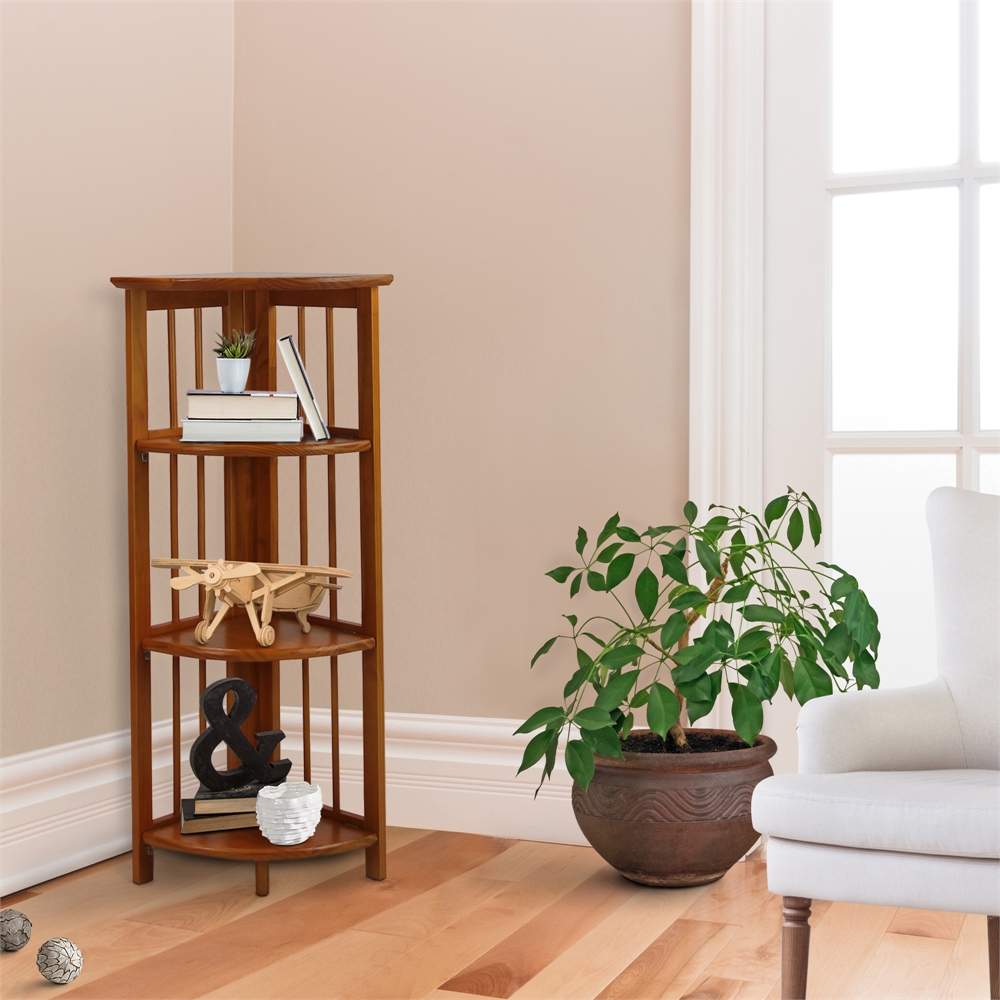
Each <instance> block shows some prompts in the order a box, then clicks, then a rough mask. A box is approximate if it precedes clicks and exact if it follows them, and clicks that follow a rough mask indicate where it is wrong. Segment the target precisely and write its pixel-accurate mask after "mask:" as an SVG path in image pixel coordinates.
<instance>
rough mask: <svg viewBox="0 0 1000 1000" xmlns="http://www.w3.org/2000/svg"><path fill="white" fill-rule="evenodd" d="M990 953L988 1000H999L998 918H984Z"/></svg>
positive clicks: (999, 956)
mask: <svg viewBox="0 0 1000 1000" xmlns="http://www.w3.org/2000/svg"><path fill="white" fill-rule="evenodd" d="M986 939H987V941H988V942H989V952H990V1000H1000V917H987V918H986Z"/></svg>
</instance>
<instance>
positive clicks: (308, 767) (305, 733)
mask: <svg viewBox="0 0 1000 1000" xmlns="http://www.w3.org/2000/svg"><path fill="white" fill-rule="evenodd" d="M310 712H311V709H310V703H309V661H308V660H303V661H302V776H303V779H304V780H305V781H308V782H311V781H312V725H311V723H312V718H311V714H310Z"/></svg>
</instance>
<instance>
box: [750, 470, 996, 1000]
mask: <svg viewBox="0 0 1000 1000" xmlns="http://www.w3.org/2000/svg"><path fill="white" fill-rule="evenodd" d="M927 522H928V526H929V527H930V534H931V550H932V554H933V560H934V595H935V604H936V612H937V615H936V617H937V647H938V674H939V676H938V677H937V679H935V680H934V681H932V682H931V683H930V684H923V685H920V686H919V687H911V688H897V689H895V690H890V689H887V690H880V691H870V690H868V691H861V692H851V693H849V694H846V695H840V696H837V695H834V696H833V697H828V698H817V699H815V700H813V701H810V702H809V703H808V704H806V705H805V706H803V708H802V711H801V713H800V714H799V722H798V737H799V773H798V774H782V775H775V776H774V777H771V778H767V779H766V780H764V781H762V782H761V783H760V784H759V785H757V787H756V789H755V790H754V794H753V806H752V809H753V822H754V827H755V828H756V829H757V830H758V832H760V833H763V834H767V835H768V837H769V841H768V846H767V881H768V888H769V889H770V890H771V892H773V893H777V894H779V895H781V896H784V897H785V898H784V919H785V922H784V925H783V928H782V965H781V974H782V986H781V996H782V998H783V1000H801V998H804V997H805V995H806V972H807V965H808V959H809V915H810V908H811V906H812V900H813V899H814V898H816V899H828V900H839V901H842V902H851V903H874V904H879V905H883V906H903V907H916V908H922V909H931V910H952V911H958V912H962V913H985V914H987V915H988V920H987V927H988V934H989V962H990V996H991V997H993V998H994V1000H996V998H1000V969H998V963H1000V920H998V918H997V916H996V914H1000V583H998V580H1000V538H998V527H1000V498H998V497H995V496H989V495H986V494H982V493H973V492H970V491H968V490H957V489H951V488H942V489H938V490H935V491H934V492H933V493H932V494H931V495H930V497H929V498H928V501H927Z"/></svg>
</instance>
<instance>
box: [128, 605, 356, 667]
mask: <svg viewBox="0 0 1000 1000" xmlns="http://www.w3.org/2000/svg"><path fill="white" fill-rule="evenodd" d="M199 621H201V619H200V618H188V619H185V620H183V621H180V622H177V623H172V622H171V623H167V624H166V625H161V626H155V627H154V631H153V632H151V633H150V634H148V635H147V636H146V637H145V638H144V639H143V640H142V648H143V649H145V650H149V651H150V652H151V653H166V654H167V655H169V656H187V657H190V658H191V659H194V660H229V661H230V662H233V663H272V662H274V661H277V660H308V659H311V658H313V657H319V656H340V655H342V654H344V653H356V652H359V651H361V650H364V649H372V648H374V646H375V639H374V638H373V637H372V636H370V635H364V634H362V633H359V632H347V631H344V630H343V629H340V628H337V627H336V626H334V625H327V624H325V623H324V622H323V621H321V620H318V619H317V618H315V617H311V618H310V619H309V621H310V624H311V625H312V628H311V629H310V631H309V633H308V634H306V633H304V632H303V631H302V629H301V628H299V623H298V622H297V621H296V620H295V619H294V618H284V617H281V616H278V615H276V616H275V617H274V618H272V619H271V625H272V626H273V627H274V632H275V639H274V642H273V643H272V644H271V645H270V646H261V645H260V644H259V643H258V642H257V640H256V638H255V637H254V634H253V629H252V628H251V627H250V622H249V621H248V620H247V615H246V612H245V611H244V610H243V609H242V608H235V609H233V610H232V611H230V612H229V617H228V618H224V619H223V620H222V622H220V624H219V627H218V628H217V629H216V631H215V634H214V635H213V636H212V638H211V639H209V640H208V642H207V643H205V645H202V644H201V643H199V642H198V641H197V640H196V639H195V637H194V629H195V626H196V625H197V624H198V622H199Z"/></svg>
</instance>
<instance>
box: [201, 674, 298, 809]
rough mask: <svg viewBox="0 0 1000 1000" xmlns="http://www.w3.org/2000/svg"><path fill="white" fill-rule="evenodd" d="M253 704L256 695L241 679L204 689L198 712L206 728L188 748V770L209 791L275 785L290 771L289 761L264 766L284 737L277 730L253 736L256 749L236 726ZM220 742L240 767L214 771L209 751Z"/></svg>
mask: <svg viewBox="0 0 1000 1000" xmlns="http://www.w3.org/2000/svg"><path fill="white" fill-rule="evenodd" d="M229 691H232V692H233V694H234V695H235V701H234V702H233V710H232V711H231V712H227V711H226V707H225V697H226V693H227V692H229ZM256 704H257V692H256V691H254V689H253V686H252V685H251V684H250V683H248V682H247V681H245V680H243V678H242V677H224V678H223V679H222V680H221V681H215V682H214V683H213V684H209V685H208V687H207V688H205V693H204V694H203V695H202V696H201V710H202V712H203V713H204V714H205V719H206V720H207V721H208V728H207V729H206V730H205V731H204V732H203V733H202V734H201V735H200V736H199V737H198V738H197V739H196V740H195V741H194V744H193V746H192V747H191V770H192V771H194V773H195V777H197V778H198V780H199V781H200V782H201V783H202V785H203V786H204V787H205V788H207V789H209V790H210V791H213V792H225V791H229V790H231V789H234V788H240V787H242V786H244V785H248V784H253V783H255V782H256V783H260V784H261V785H276V784H278V783H279V782H281V781H284V779H285V776H286V775H287V774H288V772H289V771H290V770H291V767H292V762H291V761H290V760H276V761H274V762H273V763H268V760H269V758H270V756H271V754H272V753H274V748H275V747H276V746H277V745H278V743H280V742H281V740H283V739H284V737H285V734H284V733H283V732H282V731H281V730H280V729H273V730H271V731H270V732H267V733H255V734H254V735H255V736H256V737H257V746H256V748H254V747H253V746H252V745H251V743H250V741H249V740H248V739H247V738H246V736H244V735H243V731H242V730H241V729H240V726H241V725H242V724H243V723H244V722H246V720H247V719H249V718H250V713H251V712H252V711H253V707H254V705H256ZM223 741H225V743H226V746H228V747H229V749H230V750H232V751H233V753H234V754H236V756H237V757H239V759H240V760H241V761H243V766H242V767H234V768H230V769H229V770H228V771H217V770H216V769H215V765H214V764H213V763H212V751H213V750H215V748H216V747H217V746H218V745H219V744H220V743H222V742H223Z"/></svg>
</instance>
